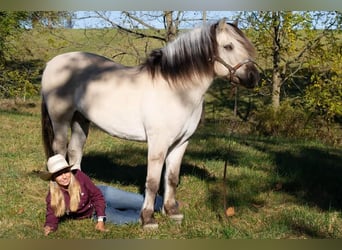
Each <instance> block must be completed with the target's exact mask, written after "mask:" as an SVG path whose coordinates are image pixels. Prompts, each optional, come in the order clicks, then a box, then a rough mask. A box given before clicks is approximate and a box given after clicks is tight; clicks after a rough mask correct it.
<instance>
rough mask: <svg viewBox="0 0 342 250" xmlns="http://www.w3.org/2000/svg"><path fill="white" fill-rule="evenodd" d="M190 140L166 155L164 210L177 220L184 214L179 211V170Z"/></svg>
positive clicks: (179, 220) (180, 219)
mask: <svg viewBox="0 0 342 250" xmlns="http://www.w3.org/2000/svg"><path fill="white" fill-rule="evenodd" d="M187 146H188V141H186V142H185V143H183V144H182V145H180V146H176V147H175V148H173V149H172V150H171V151H170V152H169V154H168V155H167V157H166V171H165V190H164V207H163V208H164V209H163V212H164V213H165V214H166V215H168V216H169V217H170V218H171V219H173V220H175V221H176V222H179V223H180V222H182V219H183V214H181V213H180V212H179V206H178V203H177V201H176V189H177V186H178V183H179V172H180V168H181V163H182V159H183V155H184V152H185V150H186V148H187Z"/></svg>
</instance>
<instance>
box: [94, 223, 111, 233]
mask: <svg viewBox="0 0 342 250" xmlns="http://www.w3.org/2000/svg"><path fill="white" fill-rule="evenodd" d="M95 229H96V230H99V231H101V232H108V231H109V230H108V229H106V228H105V223H104V222H103V221H98V222H97V223H96V226H95Z"/></svg>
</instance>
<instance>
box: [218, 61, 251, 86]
mask: <svg viewBox="0 0 342 250" xmlns="http://www.w3.org/2000/svg"><path fill="white" fill-rule="evenodd" d="M214 61H217V62H219V63H221V64H222V65H223V66H225V67H226V68H227V69H228V71H229V78H228V77H227V78H228V79H229V81H230V82H233V76H234V75H235V73H236V71H237V70H238V69H239V68H240V67H242V66H243V65H245V64H247V63H253V64H255V62H254V61H253V60H252V59H249V58H248V59H246V60H244V61H242V62H239V63H238V64H236V65H235V66H234V67H233V66H230V65H229V64H228V63H226V62H225V61H224V60H223V59H222V58H221V57H219V56H216V57H214Z"/></svg>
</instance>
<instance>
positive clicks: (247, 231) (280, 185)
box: [0, 99, 342, 239]
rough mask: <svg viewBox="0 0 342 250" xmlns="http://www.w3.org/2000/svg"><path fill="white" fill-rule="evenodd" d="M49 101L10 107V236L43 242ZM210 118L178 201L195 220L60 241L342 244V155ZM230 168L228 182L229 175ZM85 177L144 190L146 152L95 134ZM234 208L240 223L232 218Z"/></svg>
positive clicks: (6, 144)
mask: <svg viewBox="0 0 342 250" xmlns="http://www.w3.org/2000/svg"><path fill="white" fill-rule="evenodd" d="M39 105H40V102H39V99H33V100H27V101H26V102H21V101H17V102H15V101H13V100H1V101H0V119H1V123H0V157H1V162H0V169H1V171H0V183H1V185H0V238H2V239H43V238H45V236H44V235H43V223H44V218H45V203H44V199H45V196H46V193H47V190H48V184H47V183H46V182H44V181H42V180H41V179H40V178H39V177H38V176H37V173H38V172H39V171H41V170H44V169H45V157H44V151H43V146H42V142H41V131H40V114H39ZM207 108H208V109H209V108H210V106H208V107H207ZM207 112H208V116H207V117H208V119H207V120H206V121H205V122H204V123H203V124H200V125H199V128H198V130H197V131H196V133H195V134H194V136H193V137H192V139H191V141H190V144H189V147H188V149H187V151H186V153H185V156H184V159H183V164H182V169H181V176H180V184H179V187H178V193H177V199H178V200H179V202H180V205H181V211H182V212H183V213H184V215H185V218H184V220H183V223H182V224H181V225H177V224H174V223H173V222H172V221H170V220H168V218H167V217H164V216H163V215H161V214H157V215H156V217H157V220H158V221H159V223H160V224H159V229H158V230H156V231H144V230H143V229H142V228H141V226H140V225H126V226H114V225H110V224H108V225H107V226H108V229H110V231H109V232H107V233H100V232H96V231H95V230H94V227H95V225H94V223H93V222H92V221H91V220H82V221H64V222H63V223H61V224H60V226H59V229H58V231H57V232H56V233H54V234H51V235H50V236H48V238H52V239H303V238H315V239H316V238H319V239H327V238H334V239H339V238H342V214H341V208H342V197H341V193H342V187H341V183H342V165H341V162H342V149H341V148H337V147H333V146H329V145H325V144H323V143H321V142H317V141H308V140H290V139H286V138H267V137H256V136H250V135H246V134H244V133H239V132H237V130H235V129H234V126H243V122H240V123H237V124H232V123H227V122H217V121H215V120H213V119H210V118H211V117H210V114H211V111H209V110H207ZM225 165H226V166H227V172H226V177H225V178H224V168H225ZM82 170H83V171H84V172H86V173H87V174H88V175H89V176H91V178H92V179H93V181H94V182H95V183H104V184H108V185H113V186H116V187H120V188H122V189H125V190H130V191H134V192H142V191H143V187H144V180H145V173H146V144H144V143H136V142H129V141H123V140H120V139H116V138H111V137H110V136H109V135H107V134H105V133H103V132H102V131H100V130H98V129H96V128H95V127H92V128H91V131H90V133H89V138H88V141H87V144H86V146H85V156H84V158H83V162H82ZM227 208H230V210H229V211H232V208H234V211H233V212H232V213H230V214H229V215H230V216H226V213H225V210H226V209H227Z"/></svg>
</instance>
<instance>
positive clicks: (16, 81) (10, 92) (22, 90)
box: [0, 68, 39, 100]
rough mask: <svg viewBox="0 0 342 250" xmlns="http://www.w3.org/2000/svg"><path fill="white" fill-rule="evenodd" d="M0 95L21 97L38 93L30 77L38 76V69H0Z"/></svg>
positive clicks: (2, 96) (36, 86)
mask: <svg viewBox="0 0 342 250" xmlns="http://www.w3.org/2000/svg"><path fill="white" fill-rule="evenodd" d="M0 70H1V72H2V73H1V74H0V97H1V98H13V97H16V98H22V99H23V100H26V98H27V97H34V96H37V95H38V94H39V87H38V85H37V84H36V85H35V84H34V83H33V79H32V77H37V76H38V69H35V71H32V72H30V71H28V70H25V69H11V70H8V69H4V68H3V69H0Z"/></svg>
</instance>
